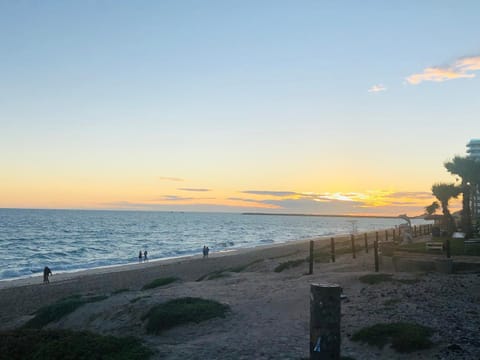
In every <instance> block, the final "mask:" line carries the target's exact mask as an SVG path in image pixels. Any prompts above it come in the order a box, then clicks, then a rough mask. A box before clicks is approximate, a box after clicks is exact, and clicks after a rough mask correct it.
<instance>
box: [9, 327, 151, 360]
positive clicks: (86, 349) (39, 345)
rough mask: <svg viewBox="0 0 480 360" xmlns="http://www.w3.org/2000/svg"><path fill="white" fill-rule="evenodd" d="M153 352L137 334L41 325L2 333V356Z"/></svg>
mask: <svg viewBox="0 0 480 360" xmlns="http://www.w3.org/2000/svg"><path fill="white" fill-rule="evenodd" d="M152 354H153V352H152V351H151V350H150V349H148V348H146V347H145V346H144V345H142V343H141V342H140V341H139V340H138V339H136V338H133V337H124V338H117V337H113V336H102V335H97V334H93V333H90V332H86V331H82V332H76V331H70V330H37V329H21V330H13V331H5V332H1V333H0V360H7V359H8V360H63V359H78V360H90V359H105V360H107V359H109V360H114V359H118V360H130V359H131V360H140V359H141V360H144V359H148V358H149V357H150V356H151V355H152Z"/></svg>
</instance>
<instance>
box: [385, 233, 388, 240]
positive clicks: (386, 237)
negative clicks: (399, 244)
mask: <svg viewBox="0 0 480 360" xmlns="http://www.w3.org/2000/svg"><path fill="white" fill-rule="evenodd" d="M385 241H388V230H385Z"/></svg>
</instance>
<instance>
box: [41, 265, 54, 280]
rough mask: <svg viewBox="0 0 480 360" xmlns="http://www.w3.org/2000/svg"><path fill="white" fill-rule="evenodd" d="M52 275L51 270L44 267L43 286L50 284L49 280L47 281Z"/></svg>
mask: <svg viewBox="0 0 480 360" xmlns="http://www.w3.org/2000/svg"><path fill="white" fill-rule="evenodd" d="M50 275H52V270H50V268H49V267H48V266H45V268H44V269H43V283H44V284H48V283H49V282H50V280H49V279H48V277H49V276H50Z"/></svg>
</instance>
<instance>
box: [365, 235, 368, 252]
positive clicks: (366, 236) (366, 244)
mask: <svg viewBox="0 0 480 360" xmlns="http://www.w3.org/2000/svg"><path fill="white" fill-rule="evenodd" d="M364 237H365V252H366V253H367V254H368V235H367V233H365V235H364Z"/></svg>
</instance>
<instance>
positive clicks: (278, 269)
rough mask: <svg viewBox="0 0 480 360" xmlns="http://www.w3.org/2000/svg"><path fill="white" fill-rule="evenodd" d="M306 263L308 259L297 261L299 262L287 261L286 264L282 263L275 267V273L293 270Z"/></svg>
mask: <svg viewBox="0 0 480 360" xmlns="http://www.w3.org/2000/svg"><path fill="white" fill-rule="evenodd" d="M306 261H307V260H306V259H297V260H289V261H285V262H282V263H280V264H278V265H277V266H276V267H275V269H273V271H275V272H282V271H283V270H287V269H291V268H294V267H297V266H300V265H302V264H305V263H306Z"/></svg>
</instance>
